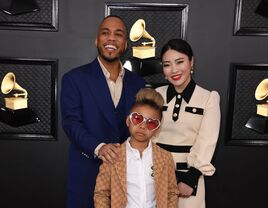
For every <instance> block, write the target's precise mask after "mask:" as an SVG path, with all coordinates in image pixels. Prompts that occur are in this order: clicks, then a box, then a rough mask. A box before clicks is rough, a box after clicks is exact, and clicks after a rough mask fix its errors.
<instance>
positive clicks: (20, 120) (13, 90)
mask: <svg viewBox="0 0 268 208" xmlns="http://www.w3.org/2000/svg"><path fill="white" fill-rule="evenodd" d="M1 92H2V93H3V94H4V95H5V97H4V103H5V107H2V108H1V109H0V121H1V122H3V123H6V124H9V125H11V126H22V125H26V124H30V123H35V122H39V121H40V120H39V118H38V117H37V116H36V114H35V113H34V112H33V111H32V110H31V109H29V108H28V92H27V90H26V89H24V88H23V87H21V86H20V85H19V84H18V83H17V81H16V76H15V74H14V73H13V72H8V73H7V74H6V75H5V76H4V78H3V80H2V83H1Z"/></svg>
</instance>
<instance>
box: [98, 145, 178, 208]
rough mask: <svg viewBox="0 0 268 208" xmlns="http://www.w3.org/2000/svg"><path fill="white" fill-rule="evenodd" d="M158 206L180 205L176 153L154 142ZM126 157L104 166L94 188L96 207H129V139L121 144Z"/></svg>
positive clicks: (172, 206) (174, 206)
mask: <svg viewBox="0 0 268 208" xmlns="http://www.w3.org/2000/svg"><path fill="white" fill-rule="evenodd" d="M152 150H153V167H154V170H153V171H154V180H155V192H156V204H157V208H176V207H178V195H177V194H178V191H177V183H176V177H175V169H174V162H173V159H172V156H171V154H170V153H169V152H167V151H166V150H164V149H162V148H160V147H158V146H157V145H156V144H152ZM121 157H122V160H121V161H118V162H116V163H115V164H113V165H110V164H108V163H103V164H102V165H101V166H100V170H99V174H98V177H97V181H96V187H95V192H94V204H95V208H106V207H111V208H125V207H126V204H127V190H126V189H127V182H126V181H127V178H126V177H127V176H126V172H127V167H126V142H125V143H123V144H122V145H121Z"/></svg>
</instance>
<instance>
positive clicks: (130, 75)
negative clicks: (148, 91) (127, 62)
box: [124, 69, 145, 87]
mask: <svg viewBox="0 0 268 208" xmlns="http://www.w3.org/2000/svg"><path fill="white" fill-rule="evenodd" d="M124 79H125V81H127V82H129V81H133V82H138V83H135V85H134V86H139V87H144V86H145V80H144V78H143V77H141V76H140V75H138V74H136V73H134V72H131V71H129V70H128V69H125V76H124Z"/></svg>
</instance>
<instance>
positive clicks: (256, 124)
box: [245, 78, 268, 134]
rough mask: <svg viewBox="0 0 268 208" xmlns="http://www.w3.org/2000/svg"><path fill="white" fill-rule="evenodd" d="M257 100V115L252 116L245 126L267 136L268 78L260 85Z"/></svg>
mask: <svg viewBox="0 0 268 208" xmlns="http://www.w3.org/2000/svg"><path fill="white" fill-rule="evenodd" d="M255 98H256V100H257V101H258V104H257V112H256V115H253V116H251V118H250V119H249V120H248V122H247V123H246V125H245V126H246V127H247V128H250V129H253V130H255V131H257V132H259V133H262V134H265V133H268V78H266V79H264V80H262V81H261V82H260V83H259V84H258V86H257V88H256V90H255Z"/></svg>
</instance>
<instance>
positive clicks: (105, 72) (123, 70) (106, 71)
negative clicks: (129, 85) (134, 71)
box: [97, 57, 125, 79]
mask: <svg viewBox="0 0 268 208" xmlns="http://www.w3.org/2000/svg"><path fill="white" fill-rule="evenodd" d="M97 59H98V61H99V64H100V67H101V69H102V72H103V74H104V76H105V77H106V79H109V78H110V72H109V71H108V70H107V69H106V68H105V66H104V65H103V64H102V63H101V60H100V58H99V57H97ZM120 66H121V70H120V72H119V76H118V77H121V78H123V77H124V75H125V69H124V67H123V66H122V63H121V62H120Z"/></svg>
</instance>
